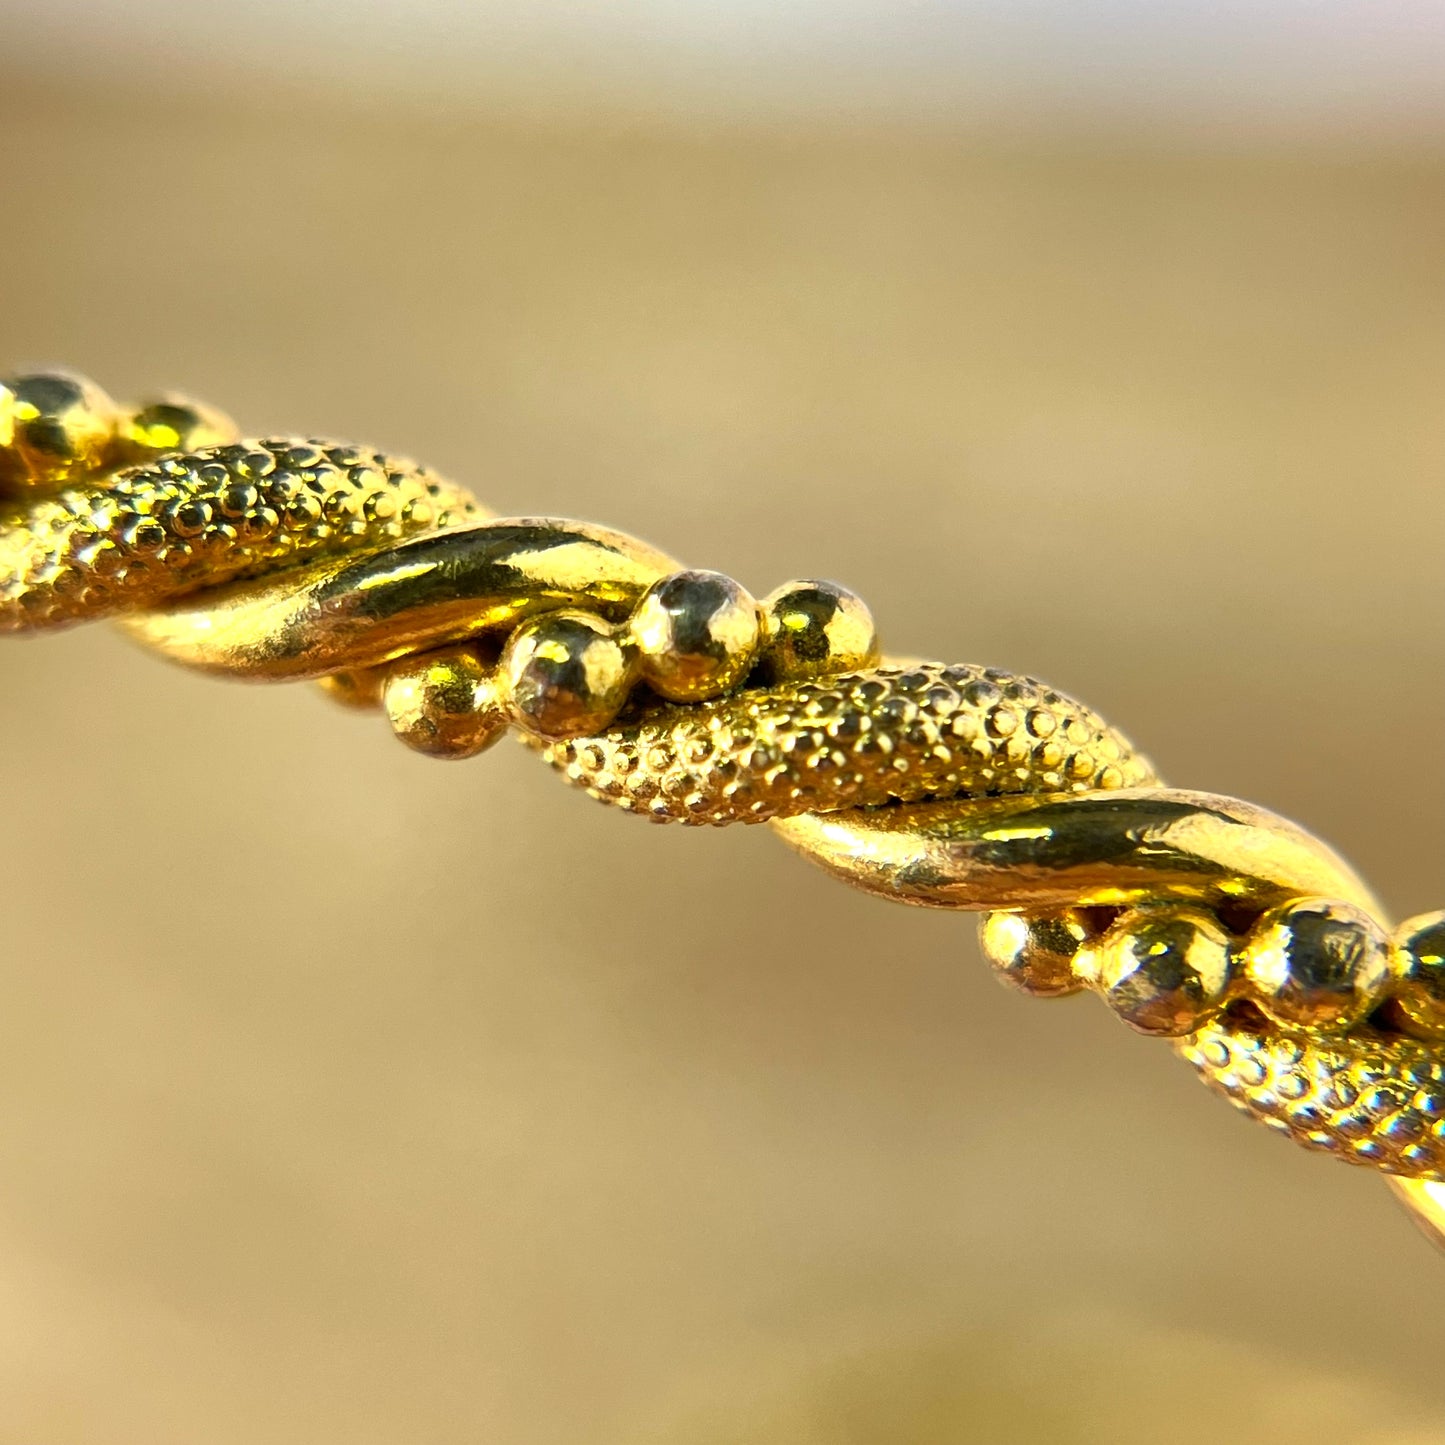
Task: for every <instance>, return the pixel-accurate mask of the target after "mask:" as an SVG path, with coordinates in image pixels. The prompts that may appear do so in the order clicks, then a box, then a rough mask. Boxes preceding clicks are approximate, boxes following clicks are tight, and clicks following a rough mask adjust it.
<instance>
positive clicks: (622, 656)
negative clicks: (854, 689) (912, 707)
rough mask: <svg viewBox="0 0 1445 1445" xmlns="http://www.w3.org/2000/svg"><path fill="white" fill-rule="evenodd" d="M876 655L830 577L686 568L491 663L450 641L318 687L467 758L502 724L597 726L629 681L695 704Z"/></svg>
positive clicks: (562, 728)
mask: <svg viewBox="0 0 1445 1445" xmlns="http://www.w3.org/2000/svg"><path fill="white" fill-rule="evenodd" d="M878 660H879V651H878V635H877V631H876V629H875V627H874V625H873V617H872V614H871V613H870V612H869V610H868V608H867V606H866V604H865V603H864V602H863V601H862V599H861V598H860V597H858V596H857V595H856V594H855V593H853V592H850V591H849V590H848V589H847V588H845V587H840V586H839V585H838V584H837V583H835V582H822V581H799V582H789V583H787V584H785V585H784V586H782V587H780V588H778V589H777V591H775V592H773V593H771V594H770V595H769V596H767V597H765V598H763V599H762V601H758V600H757V599H755V598H754V597H753V596H752V595H751V594H750V593H749V592H748V591H747V590H746V589H745V588H744V587H742V586H741V585H740V584H739V583H737V582H735V581H733V579H732V578H730V577H725V576H723V575H722V574H721V573H719V572H703V571H685V572H675V573H672V574H671V575H670V576H667V577H663V578H661V579H660V580H658V581H657V582H655V583H654V584H653V585H652V586H651V587H650V588H649V589H648V590H647V592H646V593H645V594H644V595H643V597H642V598H641V600H640V601H639V602H638V604H637V606H636V607H635V608H634V609H633V611H632V614H631V616H629V617H628V618H627V619H626V620H625V621H624V622H622V623H612V622H609V621H608V620H607V619H606V618H604V617H600V616H597V615H596V614H594V613H591V612H586V611H582V610H579V609H575V608H566V609H561V610H558V611H555V612H547V613H543V614H542V615H540V616H537V617H532V618H529V619H528V620H527V621H525V622H523V623H521V624H520V625H519V626H518V627H517V628H516V629H515V630H514V631H513V632H512V633H511V635H510V636H509V637H508V638H507V641H506V643H505V645H504V646H503V648H502V651H501V655H500V658H499V659H497V661H496V662H495V663H491V662H489V660H488V659H487V658H486V657H485V656H484V654H483V652H482V649H481V647H480V646H479V645H472V644H461V645H457V646H452V647H446V648H441V649H438V650H437V651H434V652H429V653H422V654H418V655H416V656H411V657H404V658H402V659H400V660H399V661H397V662H394V663H392V664H391V665H390V666H389V667H388V668H386V669H384V670H382V671H381V672H380V673H379V674H378V675H375V676H373V677H372V678H370V679H356V678H354V677H351V678H343V679H339V680H337V681H335V682H333V683H332V684H331V688H330V690H331V691H332V692H333V693H335V694H337V695H338V696H340V697H341V698H342V699H343V700H347V701H356V702H361V703H368V702H373V701H379V702H380V703H381V705H382V707H383V708H384V709H385V712H386V715H387V718H388V720H389V721H390V723H391V726H392V729H393V731H394V732H395V733H396V735H397V737H399V738H400V739H401V740H402V741H403V742H404V743H406V744H407V745H408V746H409V747H412V748H415V749H416V750H417V751H418V752H422V753H426V754H429V755H430V756H432V757H443V758H468V757H475V756H476V755H477V754H478V753H480V752H482V751H483V750H484V749H486V748H488V747H490V746H491V745H492V744H493V743H494V742H495V741H496V740H497V739H498V738H499V737H500V736H501V735H502V733H504V732H505V731H506V730H507V729H508V728H509V727H515V728H519V729H521V730H522V731H523V732H525V733H528V734H530V735H531V736H533V737H536V738H541V739H545V740H548V741H564V740H566V739H568V738H576V737H585V736H587V735H589V734H594V733H597V732H601V731H603V730H604V729H606V728H607V727H608V726H609V725H610V724H611V723H612V721H613V720H614V719H615V718H616V717H617V715H618V713H619V712H621V710H622V708H623V706H624V705H625V704H626V703H627V701H628V699H629V697H631V696H632V693H633V689H634V688H636V687H638V685H639V684H642V685H645V686H646V687H647V688H648V689H649V690H650V692H651V693H652V694H653V695H655V696H656V697H658V698H662V699H665V700H666V701H669V702H681V703H697V702H706V701H708V700H709V699H714V698H719V697H723V696H725V695H726V694H728V693H730V692H733V691H735V690H736V689H737V688H738V687H739V686H741V685H742V683H743V682H744V681H745V680H756V681H757V682H759V683H777V682H792V681H801V680H805V679H808V678H814V677H822V676H827V675H831V674H835V673H842V672H853V671H856V670H858V669H860V668H865V667H871V666H873V665H874V664H875V663H877V662H878ZM328 681H329V680H328Z"/></svg>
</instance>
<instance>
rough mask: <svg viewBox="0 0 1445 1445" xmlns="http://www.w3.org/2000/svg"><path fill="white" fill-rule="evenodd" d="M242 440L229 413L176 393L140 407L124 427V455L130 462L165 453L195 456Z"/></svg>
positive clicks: (122, 422) (121, 429) (124, 419)
mask: <svg viewBox="0 0 1445 1445" xmlns="http://www.w3.org/2000/svg"><path fill="white" fill-rule="evenodd" d="M239 436H240V430H239V429H238V428H237V426H236V423H235V422H233V421H232V420H231V418H230V417H228V416H227V415H226V414H225V412H223V411H218V410H217V409H216V408H215V407H213V406H207V405H206V404H205V402H202V401H192V400H191V398H190V397H186V396H179V395H177V394H175V393H174V392H168V393H167V394H166V395H164V396H161V397H157V398H156V399H155V400H154V401H150V402H147V403H146V404H145V405H144V406H140V407H137V408H136V409H135V410H134V411H133V412H131V413H130V414H129V415H128V416H126V417H124V418H123V419H122V421H121V423H120V435H119V442H120V451H121V455H122V456H123V458H124V459H125V460H126V461H127V462H143V461H146V460H148V459H149V458H151V457H154V456H160V455H161V454H162V453H163V452H194V451H199V450H200V449H201V448H202V447H218V446H224V445H225V444H226V443H227V442H233V441H235V440H237V438H238V437H239Z"/></svg>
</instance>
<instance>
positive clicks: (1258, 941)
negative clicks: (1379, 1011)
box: [1244, 898, 1390, 1033]
mask: <svg viewBox="0 0 1445 1445" xmlns="http://www.w3.org/2000/svg"><path fill="white" fill-rule="evenodd" d="M1244 972H1245V977H1246V978H1247V979H1248V981H1249V985H1250V996H1251V997H1252V998H1253V999H1254V1000H1255V1001H1256V1002H1257V1003H1258V1005H1259V1007H1260V1009H1261V1010H1263V1012H1264V1013H1265V1014H1266V1015H1267V1016H1268V1017H1269V1018H1271V1019H1273V1020H1274V1021H1275V1022H1276V1023H1280V1024H1286V1025H1295V1026H1298V1027H1302V1028H1309V1029H1316V1030H1320V1031H1322V1032H1329V1033H1338V1032H1341V1031H1343V1030H1344V1029H1348V1028H1350V1027H1352V1026H1353V1025H1355V1024H1357V1023H1359V1022H1360V1021H1361V1020H1363V1019H1364V1018H1365V1017H1366V1016H1367V1015H1369V1014H1370V1013H1372V1012H1373V1011H1374V1010H1375V1009H1376V1008H1378V1007H1379V1005H1380V1004H1381V1003H1382V1002H1383V1001H1384V998H1385V991H1386V988H1387V987H1388V985H1389V983H1390V941H1389V939H1388V938H1387V937H1386V935H1385V931H1384V929H1382V928H1381V927H1380V925H1379V924H1377V923H1376V922H1375V920H1374V919H1373V918H1371V917H1370V915H1369V914H1368V913H1366V912H1365V910H1364V909H1363V908H1355V907H1352V906H1351V905H1350V904H1348V903H1342V902H1339V901H1338V900H1332V899H1329V898H1304V899H1296V900H1294V901H1293V902H1290V903H1285V904H1282V905H1281V906H1280V907H1278V908H1276V909H1274V910H1272V911H1271V912H1270V913H1267V914H1266V915H1265V916H1264V917H1263V918H1262V919H1260V921H1259V922H1258V924H1256V925H1255V928H1254V931H1253V933H1252V934H1251V935H1250V938H1249V940H1248V942H1247V943H1246V944H1245V946H1244Z"/></svg>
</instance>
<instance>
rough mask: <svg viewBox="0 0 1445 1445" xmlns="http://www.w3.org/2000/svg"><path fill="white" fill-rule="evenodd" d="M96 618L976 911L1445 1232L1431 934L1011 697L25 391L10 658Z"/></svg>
mask: <svg viewBox="0 0 1445 1445" xmlns="http://www.w3.org/2000/svg"><path fill="white" fill-rule="evenodd" d="M102 618H113V619H115V620H117V621H118V622H119V623H120V624H121V625H122V626H124V627H125V628H126V629H127V630H128V631H129V632H130V633H132V634H133V635H134V636H135V637H136V638H138V639H139V640H140V641H142V642H144V643H145V644H147V645H149V646H150V647H152V648H154V649H155V650H157V651H158V652H160V653H161V654H163V655H164V656H167V657H169V658H171V659H172V660H174V661H176V662H179V663H183V664H186V665H189V666H192V667H196V668H201V669H204V670H207V671H211V672H216V673H223V674H227V675H230V676H236V677H241V678H246V679H250V680H256V681H282V680H302V679H311V680H315V681H318V682H319V683H320V684H321V685H322V686H323V687H324V688H325V689H326V690H327V691H328V692H329V693H330V695H331V696H332V697H333V698H335V699H336V700H337V701H338V702H341V703H344V704H346V705H350V706H357V707H370V708H379V709H381V710H382V711H383V712H384V714H385V715H386V717H387V719H388V721H389V722H390V725H391V727H392V729H393V731H394V733H395V735H396V736H397V737H398V738H399V739H400V740H401V741H402V742H404V743H405V744H407V745H408V746H409V747H411V748H413V749H416V750H418V751H420V752H423V753H426V754H429V755H432V756H436V757H441V758H468V757H473V756H476V755H477V754H479V753H481V752H483V751H484V750H485V749H487V748H488V747H490V746H492V745H493V744H494V743H495V742H496V741H497V740H498V739H499V738H500V737H501V736H502V735H503V734H504V733H505V732H507V731H509V730H515V731H516V732H517V733H518V734H519V736H520V737H521V739H522V740H523V741H524V742H526V743H527V744H528V745H529V746H530V747H531V748H533V749H534V750H535V751H537V752H538V753H540V754H541V756H542V757H543V759H544V760H545V761H547V762H548V763H549V764H550V765H551V766H552V767H553V768H554V769H555V770H556V771H557V772H559V773H560V774H561V775H562V776H563V777H564V778H566V779H567V780H568V781H569V782H571V783H573V784H575V785H577V786H579V787H581V788H583V789H585V790H586V791H587V792H588V793H590V794H591V795H592V796H593V797H595V798H597V799H599V800H601V801H602V802H605V803H608V804H610V805H612V806H614V807H617V808H620V809H622V810H624V811H628V812H634V813H638V814H641V815H643V816H645V817H647V818H650V819H652V820H654V821H658V822H681V823H685V824H716V825H721V824H728V823H738V822H741V823H758V822H767V823H769V824H771V825H772V826H773V828H774V830H775V831H776V832H778V833H779V834H780V835H781V836H782V837H783V839H784V840H785V841H786V842H787V843H788V844H789V845H790V846H791V847H792V848H793V849H794V850H795V851H796V852H798V853H800V854H802V855H803V856H804V857H806V858H809V859H811V860H812V861H813V862H815V863H817V864H819V865H820V866H822V867H823V868H824V869H826V870H827V871H828V872H830V873H831V874H833V875H834V876H835V877H837V878H840V879H841V880H843V881H845V882H847V883H850V884H852V885H853V886H855V887H858V888H861V889H863V890H865V891H867V892H870V893H874V894H877V895H879V896H880V897H884V898H891V899H894V900H896V901H901V902H906V903H913V904H918V905H923V906H928V907H940V908H956V909H965V910H972V911H976V912H979V913H981V914H983V920H982V925H981V939H982V945H983V950H984V952H985V954H986V956H987V957H988V958H989V960H990V961H991V963H992V964H993V965H994V967H995V969H996V971H997V972H998V974H999V976H1000V977H1001V978H1002V979H1003V980H1004V981H1006V982H1007V983H1009V984H1012V985H1014V986H1016V987H1018V988H1020V989H1022V990H1024V991H1026V992H1028V993H1032V994H1035V995H1039V996H1061V995H1067V994H1072V993H1076V992H1080V991H1082V990H1091V991H1093V992H1094V993H1096V994H1098V995H1099V996H1100V997H1101V998H1102V999H1103V1000H1104V1001H1105V1003H1106V1004H1107V1005H1108V1006H1109V1008H1111V1009H1112V1010H1113V1012H1114V1013H1115V1014H1117V1015H1118V1016H1119V1017H1120V1018H1121V1019H1122V1020H1123V1021H1124V1022H1125V1023H1126V1024H1128V1025H1130V1026H1131V1027H1132V1028H1134V1029H1136V1030H1138V1031H1139V1032H1142V1033H1146V1034H1153V1035H1157V1036H1160V1037H1163V1038H1167V1039H1169V1040H1171V1041H1172V1043H1173V1045H1174V1048H1175V1049H1176V1051H1177V1052H1178V1053H1179V1055H1180V1056H1181V1057H1182V1058H1183V1059H1185V1060H1186V1061H1187V1062H1188V1063H1189V1064H1190V1065H1192V1066H1193V1067H1194V1068H1195V1069H1196V1070H1197V1071H1198V1073H1199V1074H1200V1076H1201V1077H1202V1078H1203V1080H1204V1081H1205V1082H1206V1083H1207V1084H1209V1085H1210V1086H1211V1087H1212V1088H1213V1089H1215V1090H1216V1091H1218V1092H1219V1093H1221V1094H1223V1095H1224V1096H1225V1097H1226V1098H1228V1099H1229V1100H1230V1102H1232V1103H1233V1104H1234V1105H1236V1107H1238V1108H1239V1109H1241V1110H1242V1111H1243V1112H1245V1113H1246V1114H1248V1115H1249V1116H1251V1117H1252V1118H1255V1119H1257V1120H1259V1121H1260V1122H1262V1123H1265V1124H1267V1125H1269V1126H1270V1127H1272V1128H1274V1129H1275V1130H1277V1131H1279V1132H1281V1133H1283V1134H1285V1135H1287V1136H1288V1137H1290V1138H1292V1139H1294V1140H1295V1141H1296V1142H1297V1143H1299V1144H1302V1145H1304V1146H1306V1147H1308V1148H1311V1149H1316V1150H1320V1151H1323V1152H1326V1153H1329V1154H1331V1155H1332V1156H1333V1157H1335V1158H1337V1159H1341V1160H1344V1161H1346V1162H1349V1163H1354V1164H1359V1165H1364V1166H1368V1167H1372V1168H1375V1169H1377V1170H1379V1171H1381V1172H1383V1173H1384V1174H1386V1175H1387V1176H1388V1177H1389V1178H1390V1179H1391V1180H1392V1181H1393V1182H1394V1184H1395V1186H1396V1188H1397V1189H1398V1190H1399V1192H1400V1193H1401V1194H1402V1196H1403V1197H1404V1198H1405V1200H1406V1202H1407V1204H1409V1205H1410V1206H1411V1207H1412V1208H1413V1209H1414V1210H1415V1211H1416V1213H1417V1215H1418V1216H1419V1217H1420V1218H1421V1219H1422V1221H1423V1222H1425V1223H1426V1224H1427V1226H1429V1227H1430V1228H1432V1229H1433V1230H1435V1231H1436V1232H1437V1234H1438V1233H1439V1232H1440V1231H1441V1230H1442V1228H1445V1223H1442V1221H1445V1209H1442V1204H1441V1202H1440V1199H1439V1195H1440V1193H1442V1192H1445V912H1440V913H1433V914H1427V915H1423V916H1420V917H1417V918H1414V919H1410V920H1408V921H1406V922H1405V923H1403V924H1401V925H1399V926H1398V927H1391V926H1390V925H1389V923H1388V922H1387V921H1386V920H1385V918H1384V916H1383V914H1382V911H1381V909H1380V906H1379V904H1378V903H1377V902H1376V900H1375V899H1374V898H1373V896H1372V895H1371V893H1370V891H1369V889H1368V888H1367V887H1366V885H1365V884H1364V883H1363V882H1362V881H1361V880H1360V879H1359V878H1358V877H1357V876H1356V875H1355V874H1354V873H1353V871H1352V870H1351V869H1350V868H1349V867H1348V866H1347V865H1346V864H1345V863H1344V862H1343V861H1341V859H1340V858H1338V857H1337V856H1336V855H1335V854H1334V853H1332V852H1331V851H1330V850H1329V849H1328V848H1326V847H1325V846H1324V845H1323V844H1322V843H1320V842H1319V841H1318V840H1317V839H1315V838H1313V837H1312V836H1310V835H1309V834H1308V833H1306V832H1305V831H1303V830H1302V829H1300V828H1299V827H1297V826H1296V825H1294V824H1292V823H1289V822H1287V821H1286V820H1284V819H1282V818H1279V817H1277V816H1275V815H1274V814H1271V813H1269V812H1266V811H1265V810H1264V809H1262V808H1258V807H1256V806H1254V805H1252V804H1249V803H1246V802H1241V801H1239V800H1236V799H1232V798H1225V797H1219V796H1216V795H1212V794H1206V793H1198V792H1191V791H1181V790H1175V789H1170V788H1167V787H1165V786H1163V784H1162V783H1161V782H1160V780H1159V778H1158V776H1157V775H1156V773H1155V771H1154V769H1153V766H1152V764H1151V763H1150V762H1149V761H1148V759H1147V758H1145V757H1144V756H1143V755H1142V754H1141V753H1139V752H1138V751H1137V750H1136V749H1135V748H1134V747H1133V745H1132V744H1131V743H1130V742H1129V741H1128V740H1127V739H1126V738H1125V737H1124V736H1123V735H1122V734H1121V733H1119V732H1118V731H1117V730H1115V729H1114V728H1113V727H1112V726H1110V725H1109V724H1108V723H1106V722H1105V721H1104V720H1103V719H1101V718H1100V717H1098V716H1097V715H1096V714H1095V713H1093V712H1092V711H1091V710H1090V709H1088V708H1087V707H1085V706H1084V705H1082V704H1081V703H1078V702H1075V701H1073V700H1072V699H1070V698H1068V697H1065V696H1063V695H1062V694H1060V693H1058V692H1056V691H1054V690H1052V689H1051V688H1049V687H1048V686H1047V685H1045V684H1043V683H1040V682H1037V681H1035V680H1034V679H1032V678H1029V677H1024V676H1020V675H1016V674H1012V673H1008V672H1003V671H999V670H997V669H993V668H983V667H978V666H972V665H943V664H941V663H933V662H923V661H916V660H911V659H904V660H900V659H890V658H886V657H885V656H884V655H883V654H882V652H881V651H880V648H879V643H878V638H877V634H876V631H875V629H874V625H873V619H872V617H871V615H870V613H869V611H868V609H867V607H866V606H865V605H864V603H863V602H862V601H861V599H859V598H858V597H857V596H856V595H855V594H853V593H852V592H850V591H848V590H847V589H846V588H844V587H841V586H839V585H837V584H836V583H832V582H826V581H819V580H811V579H809V580H802V581H795V582H789V583H786V584H784V585H783V586H782V587H780V588H778V589H777V590H775V591H774V592H772V593H771V594H769V595H768V596H766V597H764V598H762V599H760V600H759V599H755V598H754V597H753V596H752V595H751V594H750V593H749V592H748V591H747V590H746V589H745V588H743V587H742V586H741V585H740V584H739V583H737V582H735V581H733V580H732V579H730V578H728V577H725V576H723V575H721V574H719V573H715V572H704V571H696V570H689V569H685V568H682V567H680V566H679V565H678V564H677V563H676V562H674V561H672V560H671V559H670V558H668V557H667V556H665V555H663V554H662V553H660V552H658V551H656V550H655V549H653V548H651V547H649V546H647V545H645V544H643V543H641V542H638V541H636V540H635V539H633V538H631V537H628V536H626V535H624V534H622V533H618V532H614V531H611V530H608V529H606V528H603V527H598V526H593V525H589V524H585V523H579V522H572V521H565V520H558V519H553V518H505V519H502V518H495V517H492V516H491V515H490V514H489V513H488V512H487V511H486V510H485V509H484V508H483V507H482V506H481V505H480V504H479V503H478V502H477V501H476V500H475V499H474V498H472V497H471V496H470V495H469V494H468V493H467V492H466V491H464V490H463V489H461V488H460V487H457V486H455V485H453V484H452V483H450V482H447V481H445V480H443V479H442V478H439V477H436V476H434V475H433V474H431V473H429V472H428V471H427V470H426V469H424V468H422V467H419V466H417V465H415V464H414V463H412V462H409V461H405V460H401V459H397V458H393V457H388V456H386V455H383V454H381V453H379V452H376V451H374V450H372V449H370V448H367V447H362V446H352V445H345V444H339V443H335V442H331V441H326V440H317V439H314V438H267V439H264V440H243V439H241V438H240V436H239V433H238V432H237V430H236V428H235V426H234V424H233V423H231V422H230V421H229V419H228V418H226V417H225V416H224V415H222V414H221V413H219V412H217V411H215V410H214V409H212V408H209V407H206V406H203V405H201V404H199V403H195V402H192V401H189V400H186V399H184V398H181V397H175V396H167V397H163V398H160V399H159V400H156V401H154V402H149V403H146V404H144V405H142V406H139V407H135V408H124V407H119V406H117V405H115V404H114V403H112V402H111V401H110V400H109V398H108V397H106V396H105V394H104V393H103V392H102V391H101V390H100V389H99V388H98V387H96V386H95V385H94V384H93V383H91V382H89V381H87V380H85V379H84V378H81V377H77V376H73V375H70V374H67V373H58V372H51V373H37V374H30V375H26V376H20V377H15V378H12V379H10V380H9V381H8V382H6V383H3V384H0V632H6V633H31V632H40V631H44V630H48V629H55V628H59V627H64V626H68V625H71V624H74V623H79V622H84V621H91V620H97V619H102ZM1436 1185H1441V1186H1442V1189H1441V1190H1436V1189H1435V1188H1434V1186H1436Z"/></svg>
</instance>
